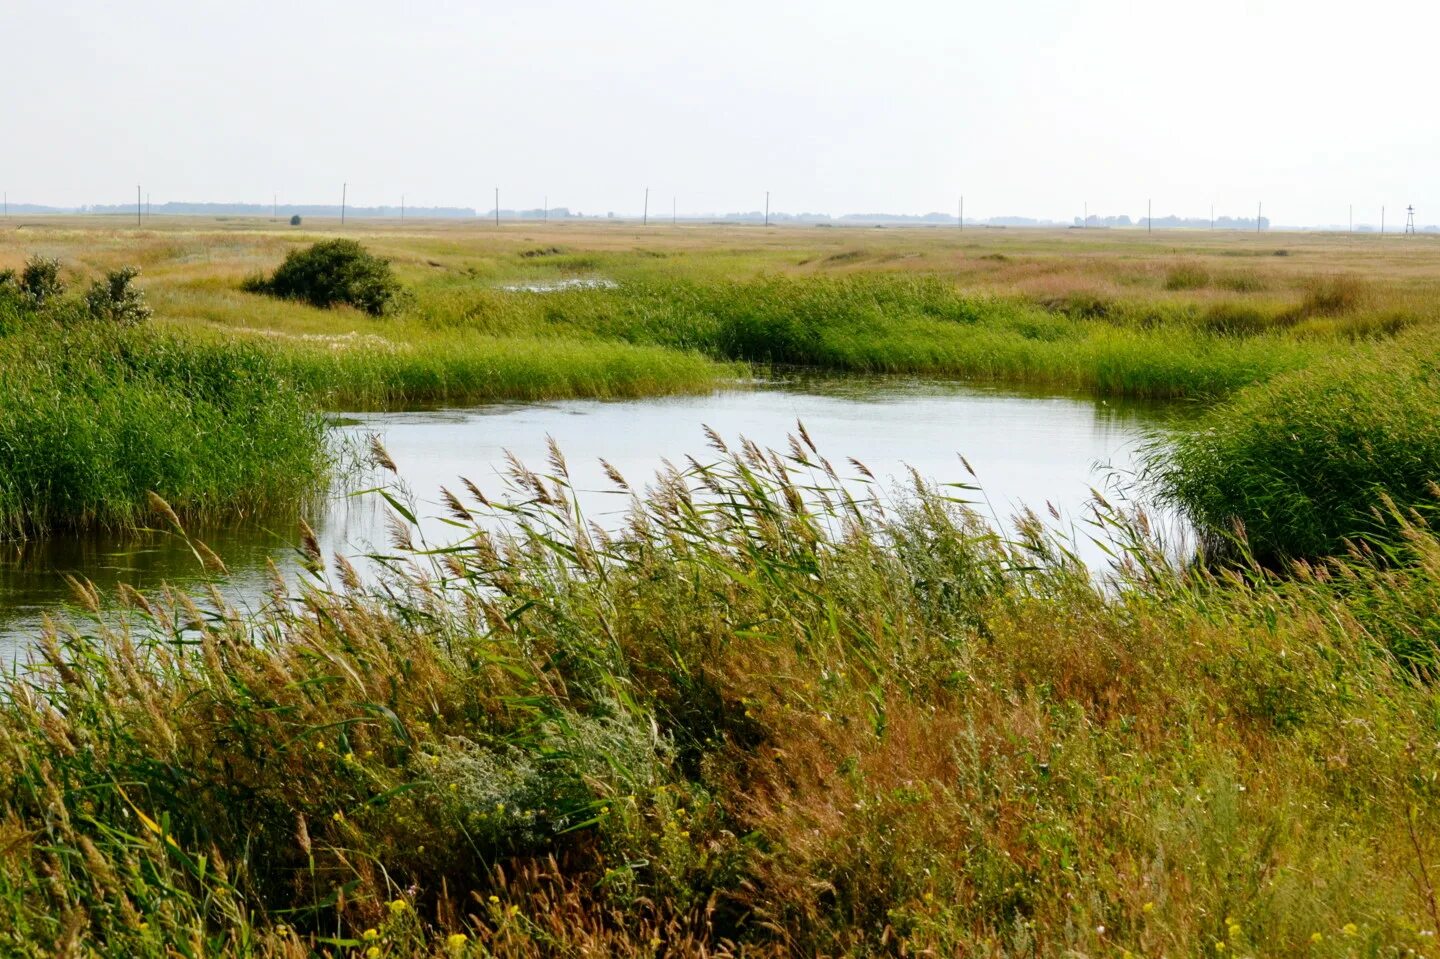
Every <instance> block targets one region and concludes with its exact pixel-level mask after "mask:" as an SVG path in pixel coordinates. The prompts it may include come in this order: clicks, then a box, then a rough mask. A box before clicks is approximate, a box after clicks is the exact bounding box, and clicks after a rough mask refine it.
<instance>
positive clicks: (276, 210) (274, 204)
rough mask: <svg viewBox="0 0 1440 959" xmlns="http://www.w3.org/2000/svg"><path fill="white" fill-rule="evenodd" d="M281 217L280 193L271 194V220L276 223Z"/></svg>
mask: <svg viewBox="0 0 1440 959" xmlns="http://www.w3.org/2000/svg"><path fill="white" fill-rule="evenodd" d="M279 218H280V194H278V193H272V194H270V222H271V223H274V222H275V221H276V220H278V219H279Z"/></svg>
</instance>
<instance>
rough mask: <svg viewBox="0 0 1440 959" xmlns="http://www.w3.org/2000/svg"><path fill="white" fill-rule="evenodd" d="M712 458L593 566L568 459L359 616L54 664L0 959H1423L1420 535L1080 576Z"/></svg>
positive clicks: (277, 624) (327, 582) (1427, 776)
mask: <svg viewBox="0 0 1440 959" xmlns="http://www.w3.org/2000/svg"><path fill="white" fill-rule="evenodd" d="M701 461H702V462H707V463H709V464H711V465H708V466H705V467H701V468H699V469H697V470H695V471H692V472H691V473H689V474H686V475H684V476H672V477H671V478H670V479H669V480H667V481H665V482H663V483H661V484H660V485H659V486H658V487H657V488H656V490H655V492H653V493H652V494H650V495H649V497H648V498H647V499H645V500H643V501H637V503H636V509H635V513H634V515H633V517H632V520H631V522H630V523H629V524H628V525H627V532H626V533H624V534H623V535H620V536H616V537H610V538H606V537H599V536H597V535H595V534H594V533H592V532H589V531H588V527H587V526H586V525H585V524H584V522H583V517H580V516H579V515H578V514H577V513H576V512H575V511H574V510H573V508H572V503H571V501H570V491H569V488H568V486H567V485H566V482H565V480H564V476H565V470H564V464H563V461H562V460H561V459H560V457H559V456H558V455H557V456H556V457H554V460H553V462H552V463H550V464H549V465H548V466H546V467H545V468H544V470H543V472H544V473H545V474H546V475H548V476H549V477H551V478H549V479H544V478H541V477H539V476H537V475H535V474H531V473H529V472H527V471H525V470H523V469H517V470H516V471H515V472H514V474H513V478H512V486H511V488H510V490H509V493H508V496H502V495H501V494H500V492H497V491H496V490H493V489H492V490H490V491H489V492H488V495H487V496H486V497H484V498H483V499H482V498H481V497H480V496H479V495H478V494H467V495H466V496H465V497H464V499H463V501H462V500H461V499H459V498H451V506H450V512H451V515H452V518H453V520H454V522H455V524H456V525H455V535H456V537H457V539H460V540H462V543H461V545H460V546H458V547H457V548H455V549H452V550H442V551H440V552H431V553H428V554H419V553H411V552H407V551H403V550H402V551H400V552H398V553H397V559H399V560H415V561H416V562H418V564H419V567H418V568H415V567H411V566H409V565H408V563H405V562H399V563H397V564H396V565H395V567H394V569H395V572H394V575H393V576H392V577H391V578H390V580H389V582H387V583H386V584H385V585H383V586H377V587H373V588H368V587H365V586H362V585H360V584H359V583H358V582H357V581H355V580H354V578H353V577H352V576H351V574H350V573H349V572H348V571H347V570H346V569H345V567H344V566H343V565H342V566H340V567H339V568H338V569H336V570H335V571H334V574H333V575H334V579H333V581H332V580H331V579H330V578H328V577H324V578H322V577H321V576H320V575H319V574H318V572H317V574H316V576H315V577H312V578H308V579H307V584H308V585H306V586H305V587H304V588H303V590H301V594H300V595H301V598H300V601H299V602H286V601H279V602H275V603H273V604H270V605H269V606H267V607H266V610H265V611H264V612H260V613H256V614H249V615H248V616H242V615H240V614H237V613H231V612H228V611H225V610H197V609H196V608H195V607H194V606H193V605H190V604H189V602H188V601H186V600H180V601H178V605H177V606H176V608H174V609H170V608H169V607H167V606H165V605H164V604H159V605H156V604H155V603H154V602H153V601H152V602H147V603H146V604H145V605H141V602H140V601H139V600H138V599H137V598H135V597H133V596H132V597H130V603H131V608H130V613H129V615H130V617H131V625H132V627H133V628H129V629H127V628H120V627H117V626H114V625H108V626H107V625H104V624H102V623H99V622H97V623H94V624H88V625H80V626H77V627H76V628H75V629H73V630H68V629H67V630H65V631H64V632H62V633H61V634H60V635H58V636H53V637H50V638H48V639H47V640H46V641H45V642H44V644H43V647H42V649H43V659H44V662H43V663H41V664H40V665H38V666H37V667H36V668H35V669H34V670H33V671H28V672H20V673H17V674H16V675H15V676H14V677H13V678H12V679H11V680H10V681H9V683H8V685H7V688H6V689H5V692H4V695H0V742H4V744H5V749H4V750H0V797H3V798H0V802H3V804H4V805H3V815H0V951H3V952H5V953H7V954H16V955H49V954H53V953H55V952H63V951H66V950H70V951H77V950H78V951H90V950H93V951H95V952H98V953H100V954H114V955H133V956H157V957H158V956H164V955H172V954H175V953H183V954H190V955H199V954H205V955H219V954H225V955H237V956H293V955H305V954H310V953H323V952H324V951H327V950H328V951H329V952H330V953H331V954H344V955H351V954H355V953H359V954H362V955H364V954H365V952H366V951H367V950H369V949H375V950H377V952H376V954H377V955H391V956H410V955H414V956H422V955H424V956H437V955H456V956H459V955H462V954H463V955H467V956H482V955H484V956H502V957H505V956H553V955H607V956H637V957H638V956H656V955H695V954H699V953H700V952H701V951H702V949H703V950H704V952H705V953H706V954H710V955H742V954H743V955H749V956H784V955H829V956H873V955H916V954H933V955H972V954H983V955H1011V954H1024V955H1029V956H1046V957H1048V956H1054V957H1062V956H1074V955H1077V954H1084V955H1121V956H1123V955H1125V954H1126V953H1130V954H1134V955H1206V956H1213V955H1217V954H1222V953H1223V954H1230V953H1234V954H1236V955H1267V956H1295V957H1307V959H1349V957H1352V956H1392V955H1409V954H1410V951H1411V950H1415V951H1417V952H1420V953H1423V952H1425V951H1426V950H1429V949H1430V948H1431V943H1432V940H1433V931H1432V930H1434V928H1435V913H1436V903H1435V897H1434V892H1433V890H1432V889H1431V888H1430V887H1429V885H1428V883H1427V882H1426V880H1425V879H1424V878H1423V877H1424V876H1426V875H1435V874H1436V871H1437V867H1440V845H1437V841H1436V838H1435V837H1436V836H1437V835H1440V821H1437V810H1440V802H1437V800H1440V794H1437V790H1436V786H1435V783H1436V782H1437V781H1440V759H1437V754H1436V752H1435V750H1434V749H1433V748H1431V746H1430V745H1429V744H1431V743H1433V741H1434V739H1435V716H1436V715H1437V714H1440V699H1437V693H1436V691H1435V687H1434V686H1433V685H1432V684H1431V683H1430V682H1429V681H1428V677H1427V676H1426V675H1425V674H1424V672H1423V671H1417V669H1416V668H1414V666H1407V665H1406V663H1411V664H1414V663H1416V662H1419V661H1420V660H1419V659H1418V658H1417V657H1416V656H1415V653H1416V651H1417V649H1418V648H1419V647H1421V646H1424V645H1426V644H1428V647H1429V649H1430V651H1431V654H1432V662H1433V651H1434V638H1433V632H1431V631H1429V628H1430V627H1429V624H1430V623H1431V621H1432V617H1433V610H1434V608H1435V607H1434V599H1435V597H1436V596H1440V574H1437V570H1440V542H1437V541H1436V539H1435V537H1434V536H1433V535H1432V534H1430V533H1429V532H1428V531H1426V530H1424V529H1423V528H1419V527H1414V528H1411V529H1410V530H1408V532H1407V536H1408V539H1407V543H1408V545H1407V547H1406V548H1407V550H1408V551H1409V553H1410V561H1409V562H1406V563H1403V564H1398V565H1393V566H1385V567H1380V566H1375V565H1372V564H1370V563H1368V562H1367V561H1365V560H1363V559H1354V560H1350V561H1347V562H1344V563H1339V564H1334V565H1333V566H1331V567H1330V575H1328V576H1326V577H1321V576H1312V577H1310V578H1307V579H1302V580H1296V581H1289V582H1281V581H1277V580H1272V579H1270V578H1268V577H1266V576H1264V575H1257V576H1255V577H1252V578H1250V579H1249V580H1241V579H1237V578H1233V577H1229V576H1226V577H1215V576H1212V575H1209V574H1207V573H1206V572H1204V571H1203V570H1183V571H1181V570H1176V569H1174V568H1172V567H1170V566H1169V565H1167V564H1165V563H1164V562H1162V561H1160V560H1159V559H1158V555H1157V552H1156V550H1155V547H1154V546H1153V544H1149V543H1148V542H1147V540H1146V538H1145V537H1144V535H1143V534H1142V533H1141V532H1140V531H1139V529H1138V528H1137V527H1136V526H1134V525H1131V524H1128V523H1126V522H1124V521H1122V520H1120V519H1119V518H1117V517H1114V516H1106V515H1105V514H1102V515H1101V517H1100V519H1099V522H1100V530H1099V531H1098V532H1099V533H1100V534H1101V535H1103V536H1104V537H1105V538H1106V539H1107V540H1108V541H1109V543H1110V545H1111V548H1113V549H1114V550H1115V551H1116V553H1117V555H1119V556H1121V557H1123V558H1124V559H1125V561H1126V563H1127V565H1126V566H1125V567H1124V568H1122V569H1117V570H1115V571H1112V582H1110V583H1109V584H1107V583H1104V582H1101V581H1099V579H1098V578H1097V577H1096V576H1095V575H1092V571H1089V570H1086V569H1084V568H1083V567H1081V566H1080V565H1079V564H1078V563H1077V562H1076V561H1075V560H1074V558H1073V556H1072V555H1071V554H1070V552H1069V549H1068V546H1067V545H1066V544H1065V543H1063V542H1056V541H1053V540H1050V539H1048V538H1046V537H1045V536H1044V535H1042V534H1041V533H1039V532H1038V530H1037V529H1035V528H1034V527H1033V525H1031V524H1027V525H1026V526H1025V527H1023V528H1021V529H1020V530H1017V531H1016V533H1015V541H1014V542H1010V543H1007V542H1005V541H1002V540H1001V539H1000V538H998V537H997V536H995V535H994V534H993V533H992V532H990V531H989V529H988V528H987V527H986V526H985V525H984V524H983V523H982V522H981V521H980V520H979V519H978V518H977V517H976V516H974V515H973V514H970V513H968V512H966V511H965V510H964V509H963V508H961V507H959V506H957V505H956V504H955V503H954V502H952V501H950V500H949V499H948V498H947V497H946V496H945V495H943V494H944V492H945V491H944V490H937V489H923V488H922V489H919V490H915V491H912V493H911V495H910V496H908V497H905V498H904V499H902V500H900V501H898V502H893V501H892V506H891V507H889V508H887V509H885V510H884V511H883V512H881V511H879V505H878V504H877V503H875V502H872V501H870V500H869V499H868V496H869V494H870V492H874V491H873V490H866V489H864V488H860V489H857V488H855V487H851V494H850V495H849V496H847V494H846V493H845V492H844V491H843V490H842V489H841V488H840V486H839V483H838V479H837V477H836V476H835V475H834V474H833V472H830V471H828V470H827V469H826V467H825V466H824V465H823V464H822V463H821V461H820V460H819V458H818V454H816V453H814V452H813V451H812V450H810V449H809V448H808V447H807V445H806V443H805V441H804V440H803V438H801V439H797V441H796V442H795V444H794V446H793V449H792V451H791V453H790V457H789V458H788V459H785V460H782V458H781V457H779V456H776V457H768V456H763V455H761V453H760V451H758V450H754V449H751V448H746V449H744V450H741V451H738V452H735V453H730V452H726V451H724V450H723V449H721V448H717V449H712V450H711V451H709V452H708V453H707V454H706V455H705V456H704V457H702V458H701ZM846 472H847V473H848V472H850V470H849V469H848V468H847V470H846ZM626 488H627V487H625V486H621V487H619V491H620V492H622V493H623V492H624V491H625V489H626ZM821 493H825V494H826V495H827V496H828V499H826V500H825V501H824V502H826V503H828V504H829V505H828V506H822V505H821V502H822V500H821V496H820V494H821ZM856 496H858V497H862V498H861V499H858V500H857V499H854V498H852V497H856ZM502 499H508V500H509V501H511V502H515V503H518V504H524V505H518V506H516V507H515V508H513V509H506V508H504V507H501V506H493V505H489V504H494V503H498V502H500V501H501V500H502ZM886 499H889V498H888V497H887V498H886ZM397 502H398V501H397ZM497 512H499V513H501V514H503V515H504V516H505V517H506V519H507V522H508V524H509V526H508V528H509V529H511V530H512V531H513V536H510V537H507V538H504V539H499V538H496V537H495V536H494V535H493V534H492V533H489V532H486V530H489V529H493V528H494V526H493V519H494V516H495V515H496V514H497ZM399 527H400V532H399V534H398V535H397V538H398V539H403V538H405V535H406V534H405V533H404V532H403V530H404V527H405V523H403V522H401V523H400V524H399ZM305 549H306V555H307V557H308V561H309V562H310V563H312V564H314V566H313V568H314V569H316V570H317V571H318V569H319V567H320V565H321V563H322V562H323V558H322V557H320V556H319V555H318V551H317V550H316V549H315V548H314V546H313V544H310V545H307V546H306V547H305ZM407 570H408V572H407ZM277 589H278V590H280V591H281V594H280V595H284V594H290V593H293V590H291V589H289V588H287V587H285V586H284V585H283V584H282V585H281V586H279V587H277ZM280 595H277V599H279V598H280ZM1377 623H1383V624H1385V628H1384V629H1383V630H1382V629H1377V628H1375V625H1376V624H1377ZM1396 636H1399V637H1404V638H1405V640H1406V642H1407V643H1408V644H1409V646H1408V647H1407V650H1406V656H1407V657H1408V658H1407V659H1404V660H1402V659H1400V658H1398V657H1397V651H1396V649H1394V648H1393V647H1392V645H1391V643H1392V637H1396ZM1427 637H1428V638H1427ZM1221 945H1223V946H1224V949H1223V950H1222V949H1221V948H1220V946H1221Z"/></svg>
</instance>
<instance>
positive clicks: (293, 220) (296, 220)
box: [290, 213, 300, 226]
mask: <svg viewBox="0 0 1440 959" xmlns="http://www.w3.org/2000/svg"><path fill="white" fill-rule="evenodd" d="M290 225H291V226H299V225H300V214H298V213H297V214H295V215H294V216H292V217H291V218H290Z"/></svg>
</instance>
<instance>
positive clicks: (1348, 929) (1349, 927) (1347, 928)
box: [1340, 922, 1360, 936]
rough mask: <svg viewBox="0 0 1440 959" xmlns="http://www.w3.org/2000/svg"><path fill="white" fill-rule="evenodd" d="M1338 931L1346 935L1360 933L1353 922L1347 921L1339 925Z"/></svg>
mask: <svg viewBox="0 0 1440 959" xmlns="http://www.w3.org/2000/svg"><path fill="white" fill-rule="evenodd" d="M1340 931H1341V932H1343V933H1345V935H1347V936H1358V935H1359V934H1360V927H1359V926H1357V925H1355V923H1353V922H1347V923H1345V925H1343V926H1341V927H1340Z"/></svg>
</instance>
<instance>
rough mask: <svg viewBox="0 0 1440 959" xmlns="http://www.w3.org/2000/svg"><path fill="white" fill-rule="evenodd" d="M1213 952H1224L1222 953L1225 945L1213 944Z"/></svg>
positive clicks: (1221, 943)
mask: <svg viewBox="0 0 1440 959" xmlns="http://www.w3.org/2000/svg"><path fill="white" fill-rule="evenodd" d="M1215 951H1216V952H1224V951H1225V943H1223V942H1217V943H1215Z"/></svg>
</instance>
